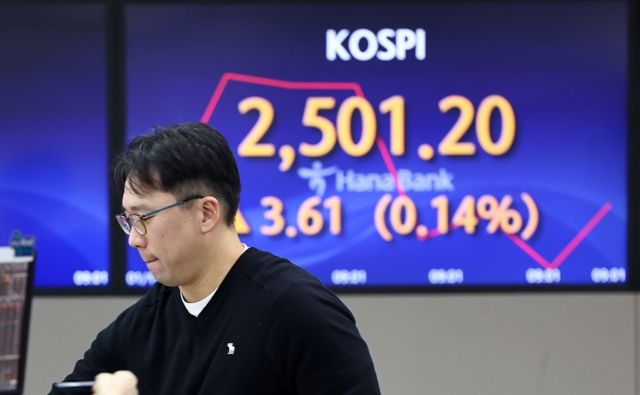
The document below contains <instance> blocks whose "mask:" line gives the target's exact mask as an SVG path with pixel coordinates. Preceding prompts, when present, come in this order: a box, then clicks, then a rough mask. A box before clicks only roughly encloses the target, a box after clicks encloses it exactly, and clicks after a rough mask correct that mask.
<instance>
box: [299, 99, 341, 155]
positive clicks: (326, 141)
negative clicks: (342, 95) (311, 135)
mask: <svg viewBox="0 0 640 395" xmlns="http://www.w3.org/2000/svg"><path fill="white" fill-rule="evenodd" d="M335 106H336V99H334V98H333V97H309V98H307V104H306V105H305V107H304V114H303V116H302V124H303V125H304V126H309V127H312V128H316V129H318V130H320V132H321V133H322V139H320V141H319V142H318V143H317V144H307V143H300V146H299V148H298V150H299V151H300V154H302V155H304V156H309V157H319V156H324V155H326V154H328V153H329V152H331V150H332V149H333V147H335V145H336V128H335V127H334V126H333V123H331V121H330V120H328V119H327V118H325V117H321V116H320V115H318V111H320V110H331V109H333V108H334V107H335Z"/></svg>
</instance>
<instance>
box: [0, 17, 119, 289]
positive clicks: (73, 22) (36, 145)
mask: <svg viewBox="0 0 640 395" xmlns="http://www.w3.org/2000/svg"><path fill="white" fill-rule="evenodd" d="M104 30H105V23H104V7H103V6H98V5H56V6H45V5H32V6H2V7H0V37H2V38H1V39H0V41H1V42H2V45H0V59H2V60H1V61H0V87H1V88H0V137H1V141H2V142H1V143H0V246H1V245H8V244H9V238H10V236H11V234H12V232H13V231H14V230H20V231H22V234H24V235H33V236H35V237H36V249H37V252H38V257H37V267H36V273H35V286H36V287H38V288H55V287H96V286H98V287H101V286H106V285H108V283H109V270H108V269H109V252H108V251H109V248H108V243H109V238H108V226H107V220H108V218H109V217H110V216H109V215H108V205H107V196H108V194H107V179H108V178H107V177H108V173H107V132H106V101H105V99H106V97H105V96H106V91H105V89H106V75H105V73H106V69H105V64H106V60H105V37H104V34H105V33H104Z"/></svg>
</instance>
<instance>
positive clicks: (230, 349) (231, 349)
mask: <svg viewBox="0 0 640 395" xmlns="http://www.w3.org/2000/svg"><path fill="white" fill-rule="evenodd" d="M227 347H229V352H228V353H227V355H233V353H234V352H235V351H236V348H235V347H234V346H233V343H229V344H227Z"/></svg>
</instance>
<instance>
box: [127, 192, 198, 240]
mask: <svg viewBox="0 0 640 395" xmlns="http://www.w3.org/2000/svg"><path fill="white" fill-rule="evenodd" d="M203 197H204V196H191V197H188V198H186V199H182V200H180V201H179V202H175V203H173V204H170V205H168V206H166V207H163V208H159V209H157V210H154V211H151V212H148V213H146V214H142V215H138V214H131V215H130V216H128V217H127V216H126V215H125V214H126V213H124V212H123V213H120V214H118V215H116V219H117V220H118V223H119V224H120V227H121V228H122V230H124V233H126V234H128V235H130V234H131V228H133V229H135V230H136V232H138V233H140V234H141V235H146V234H147V226H146V225H145V224H144V220H145V219H149V218H151V217H152V216H154V215H156V214H158V213H159V212H160V211H163V210H166V209H168V208H171V207H175V206H179V205H181V204H182V203H186V202H188V201H191V200H194V199H202V198H203Z"/></svg>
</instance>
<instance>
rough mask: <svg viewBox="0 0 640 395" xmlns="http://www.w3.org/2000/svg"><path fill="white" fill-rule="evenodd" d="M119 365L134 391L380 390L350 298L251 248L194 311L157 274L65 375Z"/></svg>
mask: <svg viewBox="0 0 640 395" xmlns="http://www.w3.org/2000/svg"><path fill="white" fill-rule="evenodd" d="M117 370H131V371H133V373H134V374H135V375H136V376H137V377H138V380H139V381H138V389H139V392H140V395H163V394H166V395H180V394H184V395H196V394H201V395H225V394H239V395H245V394H246V395H258V394H259V395H268V394H305V395H306V394H367V395H371V394H379V393H380V389H379V387H378V382H377V378H376V374H375V371H374V368H373V362H372V360H371V357H370V355H369V350H368V349H367V345H366V344H365V342H364V340H362V338H361V337H360V334H359V333H358V330H357V329H356V326H355V321H354V318H353V315H352V314H351V313H350V312H349V310H348V309H347V307H346V306H345V305H344V304H343V303H342V302H341V301H340V300H339V299H338V298H337V297H336V296H335V295H334V294H333V293H332V292H331V291H329V290H328V289H326V288H325V287H324V286H323V285H322V284H321V283H320V282H319V281H318V280H317V279H316V278H315V277H313V276H311V275H310V274H308V273H307V272H306V271H304V270H303V269H301V268H299V267H297V266H295V265H293V264H292V263H290V262H289V261H287V260H285V259H282V258H279V257H276V256H274V255H272V254H270V253H267V252H263V251H260V250H258V249H256V248H250V249H248V250H247V251H245V252H244V253H243V254H242V256H241V257H240V258H239V259H238V261H237V262H236V263H235V265H234V266H233V267H232V268H231V270H230V271H229V273H228V274H227V276H226V277H225V279H224V281H223V282H222V284H220V287H219V289H218V291H217V292H216V293H215V295H214V296H213V298H212V299H211V301H210V302H209V304H208V305H207V306H206V307H205V308H204V310H203V311H202V313H200V315H199V316H198V317H197V318H196V317H194V316H192V315H190V314H189V313H188V311H187V310H186V308H185V306H184V304H183V303H182V300H181V297H180V291H179V289H178V288H171V287H166V286H164V285H161V284H160V283H156V284H155V285H154V286H153V287H152V288H151V289H150V290H149V292H148V293H147V294H146V295H145V296H144V297H143V298H142V299H140V300H139V301H138V302H137V303H136V304H134V305H133V306H131V307H130V308H128V309H127V310H125V311H124V312H123V313H122V314H120V316H119V317H118V318H117V319H116V320H115V321H114V322H113V323H112V324H111V325H109V326H108V327H107V328H106V329H104V330H103V331H102V332H100V333H99V334H98V336H97V338H96V340H94V342H93V343H92V344H91V348H90V349H89V350H88V351H87V352H86V353H85V355H84V358H83V359H81V360H79V361H78V362H77V363H76V366H75V369H74V371H73V373H71V374H70V375H69V376H68V377H67V378H66V379H65V381H83V380H93V378H94V377H95V376H96V374H98V373H101V372H115V371H117ZM60 393H62V392H60V391H59V390H56V389H53V390H52V392H51V394H60Z"/></svg>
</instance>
